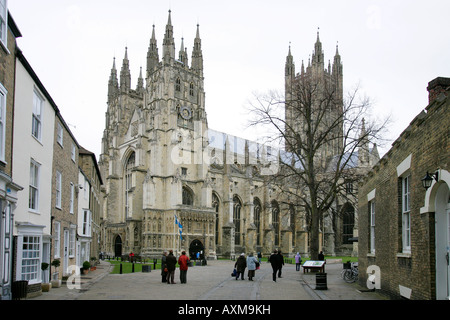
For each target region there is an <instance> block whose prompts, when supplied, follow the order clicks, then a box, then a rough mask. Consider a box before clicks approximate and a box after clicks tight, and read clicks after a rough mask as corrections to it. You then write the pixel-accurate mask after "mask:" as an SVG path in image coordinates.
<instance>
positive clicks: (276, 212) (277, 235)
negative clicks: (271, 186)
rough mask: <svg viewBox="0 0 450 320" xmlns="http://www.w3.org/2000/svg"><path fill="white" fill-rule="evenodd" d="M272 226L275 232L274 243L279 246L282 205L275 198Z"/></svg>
mask: <svg viewBox="0 0 450 320" xmlns="http://www.w3.org/2000/svg"><path fill="white" fill-rule="evenodd" d="M272 226H273V228H274V232H275V239H274V240H275V243H274V244H275V245H276V246H277V245H279V243H280V207H279V206H278V202H276V201H275V200H274V201H272Z"/></svg>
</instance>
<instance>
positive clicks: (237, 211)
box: [233, 195, 242, 245]
mask: <svg viewBox="0 0 450 320" xmlns="http://www.w3.org/2000/svg"><path fill="white" fill-rule="evenodd" d="M241 208H242V203H241V200H239V197H238V196H236V195H235V196H234V197H233V223H234V244H235V245H240V244H241Z"/></svg>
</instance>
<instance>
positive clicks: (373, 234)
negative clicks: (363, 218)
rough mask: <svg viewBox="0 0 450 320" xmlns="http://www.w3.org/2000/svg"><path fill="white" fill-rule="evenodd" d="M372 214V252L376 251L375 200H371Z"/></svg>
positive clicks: (370, 212) (370, 211) (370, 210)
mask: <svg viewBox="0 0 450 320" xmlns="http://www.w3.org/2000/svg"><path fill="white" fill-rule="evenodd" d="M369 214H370V253H375V201H374V200H372V201H370V202H369Z"/></svg>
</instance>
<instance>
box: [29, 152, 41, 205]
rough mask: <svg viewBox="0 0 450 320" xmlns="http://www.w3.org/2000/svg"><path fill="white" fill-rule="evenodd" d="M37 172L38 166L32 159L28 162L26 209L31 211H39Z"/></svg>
mask: <svg viewBox="0 0 450 320" xmlns="http://www.w3.org/2000/svg"><path fill="white" fill-rule="evenodd" d="M39 171H40V164H39V163H37V162H36V161H34V160H33V159H32V160H31V162H30V186H29V198H28V208H29V209H30V210H33V211H38V210H39Z"/></svg>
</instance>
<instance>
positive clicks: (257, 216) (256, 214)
mask: <svg viewBox="0 0 450 320" xmlns="http://www.w3.org/2000/svg"><path fill="white" fill-rule="evenodd" d="M253 221H254V223H255V227H256V245H257V246H260V245H261V202H260V201H259V199H258V198H255V199H254V200H253Z"/></svg>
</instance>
